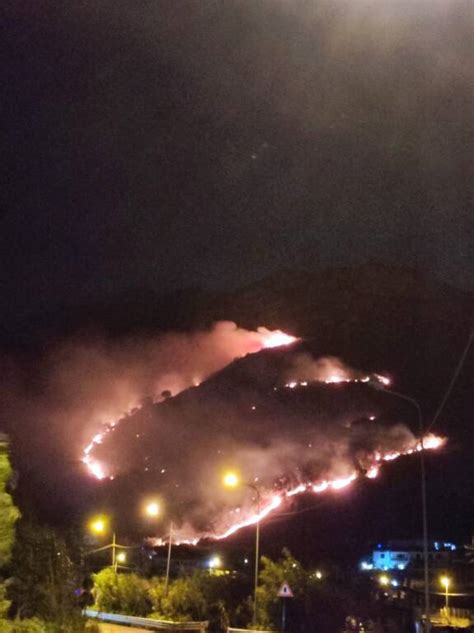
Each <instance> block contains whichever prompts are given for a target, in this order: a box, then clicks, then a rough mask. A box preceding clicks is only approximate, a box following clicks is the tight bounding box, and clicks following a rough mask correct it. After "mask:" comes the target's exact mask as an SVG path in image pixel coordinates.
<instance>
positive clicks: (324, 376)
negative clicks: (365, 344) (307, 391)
mask: <svg viewBox="0 0 474 633" xmlns="http://www.w3.org/2000/svg"><path fill="white" fill-rule="evenodd" d="M371 381H372V382H379V383H381V384H383V385H389V384H390V379H389V378H387V377H386V376H381V375H380V374H368V373H364V372H361V371H358V370H355V369H352V368H351V367H348V366H347V365H345V363H343V362H342V361H341V360H340V359H339V358H336V357H335V356H325V357H322V358H318V359H314V358H313V357H312V356H311V355H310V354H305V353H300V354H295V355H294V356H293V357H292V359H291V366H290V368H289V369H288V372H287V375H286V377H285V386H286V387H289V388H290V389H294V388H295V387H298V386H300V387H306V386H308V385H309V384H311V383H315V382H324V383H326V384H328V385H329V384H338V383H342V382H363V383H368V382H371Z"/></svg>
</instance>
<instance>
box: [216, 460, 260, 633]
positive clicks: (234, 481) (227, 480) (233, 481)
mask: <svg viewBox="0 0 474 633" xmlns="http://www.w3.org/2000/svg"><path fill="white" fill-rule="evenodd" d="M223 481H224V485H225V486H226V487H227V488H236V487H237V486H238V485H239V484H240V481H239V477H238V476H237V475H236V474H235V473H232V472H229V473H227V474H226V475H225V476H224V480H223ZM240 485H242V486H245V487H246V488H250V489H251V490H253V491H254V492H255V496H256V500H257V521H256V523H255V579H254V598H253V624H254V625H256V624H257V599H258V598H257V595H258V594H257V589H258V567H259V558H260V505H261V503H260V502H261V495H260V490H259V488H258V486H256V485H255V484H252V483H246V482H245V483H242V484H240Z"/></svg>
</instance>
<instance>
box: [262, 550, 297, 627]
mask: <svg viewBox="0 0 474 633" xmlns="http://www.w3.org/2000/svg"><path fill="white" fill-rule="evenodd" d="M285 581H286V582H287V583H288V584H289V585H290V587H291V589H292V591H293V594H294V598H288V599H287V600H291V601H292V603H291V605H287V606H291V607H292V612H296V610H295V609H293V607H294V602H295V601H296V602H298V603H300V602H302V600H303V599H304V595H305V589H306V587H307V584H308V572H306V571H305V570H304V569H303V567H302V566H301V563H300V562H299V561H297V560H296V558H294V557H293V556H292V555H291V554H290V552H289V551H288V550H287V549H286V548H285V549H283V551H282V557H281V558H280V559H279V560H278V561H272V560H271V559H270V558H267V557H266V556H262V558H261V570H260V574H259V587H258V589H257V621H258V623H259V625H260V626H262V627H264V628H272V627H278V626H279V625H280V622H281V609H282V604H281V598H278V595H277V594H278V590H279V589H280V587H281V585H282V584H283V582H285ZM298 606H299V605H298ZM292 615H293V614H292Z"/></svg>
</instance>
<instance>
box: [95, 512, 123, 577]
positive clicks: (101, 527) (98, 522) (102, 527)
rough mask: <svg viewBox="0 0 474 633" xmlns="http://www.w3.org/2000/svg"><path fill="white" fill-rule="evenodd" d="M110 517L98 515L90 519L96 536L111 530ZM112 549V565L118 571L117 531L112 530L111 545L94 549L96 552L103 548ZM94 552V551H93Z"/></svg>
mask: <svg viewBox="0 0 474 633" xmlns="http://www.w3.org/2000/svg"><path fill="white" fill-rule="evenodd" d="M109 523H110V521H109V519H108V517H106V516H103V515H101V516H97V517H94V518H93V519H91V520H90V521H89V530H90V531H91V532H92V533H93V534H95V535H96V536H103V535H104V534H106V533H107V532H108V531H109ZM106 549H111V550H112V567H113V568H114V569H115V571H117V556H116V550H117V542H116V539H115V532H112V543H110V544H109V545H105V546H104V547H100V548H99V549H97V550H93V551H94V552H99V551H102V550H106ZM91 553H92V552H91Z"/></svg>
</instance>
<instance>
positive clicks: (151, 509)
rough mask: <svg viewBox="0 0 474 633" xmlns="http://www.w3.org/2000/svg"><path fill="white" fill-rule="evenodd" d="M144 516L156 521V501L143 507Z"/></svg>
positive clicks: (158, 509) (157, 507)
mask: <svg viewBox="0 0 474 633" xmlns="http://www.w3.org/2000/svg"><path fill="white" fill-rule="evenodd" d="M145 514H146V515H147V516H149V517H150V518H152V519H156V517H157V516H159V514H160V506H159V504H158V503H157V502H156V501H150V502H149V503H147V504H146V506H145Z"/></svg>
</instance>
